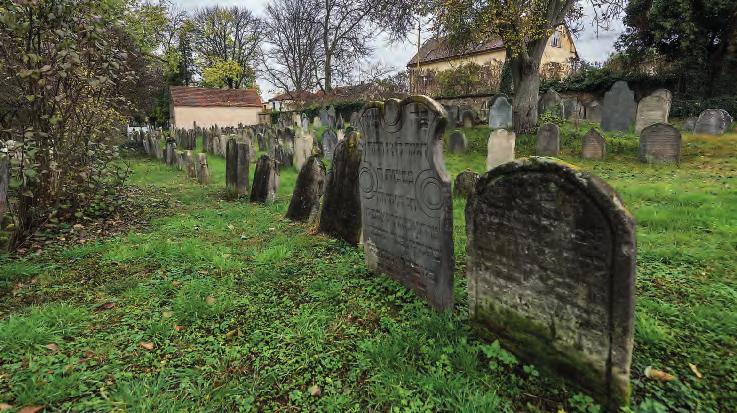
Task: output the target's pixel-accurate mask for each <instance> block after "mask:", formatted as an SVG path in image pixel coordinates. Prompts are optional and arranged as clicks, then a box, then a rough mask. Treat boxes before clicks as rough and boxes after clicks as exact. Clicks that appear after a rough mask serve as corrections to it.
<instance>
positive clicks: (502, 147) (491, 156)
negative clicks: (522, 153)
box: [486, 129, 517, 170]
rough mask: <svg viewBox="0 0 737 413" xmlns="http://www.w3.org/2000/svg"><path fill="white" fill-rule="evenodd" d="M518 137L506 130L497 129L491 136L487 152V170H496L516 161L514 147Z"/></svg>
mask: <svg viewBox="0 0 737 413" xmlns="http://www.w3.org/2000/svg"><path fill="white" fill-rule="evenodd" d="M516 140H517V135H515V134H514V132H508V131H506V130H505V129H497V130H495V131H493V132H491V135H489V142H488V144H487V147H486V150H487V154H486V169H487V170H489V169H492V168H496V167H497V166H499V165H501V164H505V163H507V162H509V161H513V160H514V145H515V142H516Z"/></svg>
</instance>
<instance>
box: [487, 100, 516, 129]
mask: <svg viewBox="0 0 737 413" xmlns="http://www.w3.org/2000/svg"><path fill="white" fill-rule="evenodd" d="M489 127H490V128H491V129H510V128H512V103H510V102H509V99H507V97H506V96H504V95H499V96H497V97H495V98H494V101H493V103H492V104H491V108H490V109H489Z"/></svg>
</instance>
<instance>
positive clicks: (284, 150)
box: [273, 143, 294, 169]
mask: <svg viewBox="0 0 737 413" xmlns="http://www.w3.org/2000/svg"><path fill="white" fill-rule="evenodd" d="M273 152H274V153H273V156H274V160H275V161H276V163H277V164H278V166H279V169H282V168H289V167H290V166H292V165H293V164H294V152H293V151H292V150H291V149H290V148H289V147H287V145H286V144H282V143H279V144H276V145H275V146H274V151H273Z"/></svg>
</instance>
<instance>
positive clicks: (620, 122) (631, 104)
mask: <svg viewBox="0 0 737 413" xmlns="http://www.w3.org/2000/svg"><path fill="white" fill-rule="evenodd" d="M636 117H637V104H636V103H635V92H633V91H632V90H630V88H629V86H628V85H627V82H625V81H623V80H620V81H618V82H616V83H615V84H614V86H612V88H611V89H609V91H608V92H606V94H604V104H603V107H602V113H601V128H602V129H603V130H604V131H621V132H626V131H628V130H630V128H631V127H632V126H633V125H634V123H635V118H636Z"/></svg>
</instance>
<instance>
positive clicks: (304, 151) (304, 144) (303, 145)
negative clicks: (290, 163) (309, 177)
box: [294, 134, 314, 171]
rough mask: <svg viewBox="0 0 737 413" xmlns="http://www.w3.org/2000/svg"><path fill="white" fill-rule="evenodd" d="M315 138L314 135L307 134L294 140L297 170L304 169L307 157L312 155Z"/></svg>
mask: <svg viewBox="0 0 737 413" xmlns="http://www.w3.org/2000/svg"><path fill="white" fill-rule="evenodd" d="M313 144H314V139H313V137H312V135H310V134H305V135H304V136H303V137H300V138H296V139H295V140H294V167H295V168H297V171H301V170H302V166H304V164H305V162H307V158H309V157H310V156H311V155H312V146H313Z"/></svg>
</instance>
